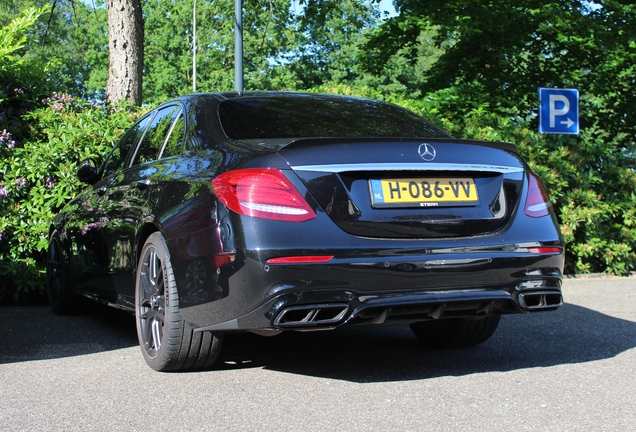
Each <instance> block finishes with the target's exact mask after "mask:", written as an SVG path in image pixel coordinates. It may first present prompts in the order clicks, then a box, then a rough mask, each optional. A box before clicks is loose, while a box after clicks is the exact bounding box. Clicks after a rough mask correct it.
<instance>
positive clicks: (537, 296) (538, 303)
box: [519, 291, 563, 310]
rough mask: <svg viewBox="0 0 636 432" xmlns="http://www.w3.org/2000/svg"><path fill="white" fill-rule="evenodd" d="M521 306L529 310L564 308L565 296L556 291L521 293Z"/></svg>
mask: <svg viewBox="0 0 636 432" xmlns="http://www.w3.org/2000/svg"><path fill="white" fill-rule="evenodd" d="M519 306H521V308H522V309H527V310H537V309H554V308H558V307H559V306H563V296H562V295H561V293H560V292H555V291H534V292H527V293H519Z"/></svg>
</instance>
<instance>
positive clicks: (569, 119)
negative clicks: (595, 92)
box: [539, 88, 579, 135]
mask: <svg viewBox="0 0 636 432" xmlns="http://www.w3.org/2000/svg"><path fill="white" fill-rule="evenodd" d="M539 100H540V101H541V106H540V108H539V133H553V134H568V135H578V134H579V91H578V90H577V89H556V88H539Z"/></svg>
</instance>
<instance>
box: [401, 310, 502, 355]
mask: <svg viewBox="0 0 636 432" xmlns="http://www.w3.org/2000/svg"><path fill="white" fill-rule="evenodd" d="M500 319H501V315H499V314H493V315H488V316H487V317H485V318H482V319H467V318H451V319H442V320H435V321H419V322H416V323H413V324H411V330H412V331H413V333H414V334H415V336H417V338H418V339H419V340H420V341H421V342H422V343H423V344H424V345H425V346H427V347H429V348H463V347H469V346H473V345H477V344H480V343H482V342H485V341H486V340H488V339H489V338H490V336H492V335H493V333H494V332H495V330H497V326H498V325H499V320H500Z"/></svg>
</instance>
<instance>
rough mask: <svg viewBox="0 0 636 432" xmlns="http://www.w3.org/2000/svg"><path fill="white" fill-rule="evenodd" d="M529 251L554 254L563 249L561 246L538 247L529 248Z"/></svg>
mask: <svg viewBox="0 0 636 432" xmlns="http://www.w3.org/2000/svg"><path fill="white" fill-rule="evenodd" d="M528 252H530V253H533V254H553V253H561V252H563V249H561V248H560V247H545V246H543V247H537V248H528Z"/></svg>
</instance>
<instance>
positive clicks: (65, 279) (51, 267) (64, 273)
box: [46, 231, 79, 315]
mask: <svg viewBox="0 0 636 432" xmlns="http://www.w3.org/2000/svg"><path fill="white" fill-rule="evenodd" d="M46 294H47V297H48V299H49V304H50V305H51V309H52V310H53V312H54V313H56V314H58V315H68V314H72V313H75V312H77V309H78V303H79V298H78V296H77V294H75V293H74V292H73V290H72V286H71V280H70V275H69V272H68V267H67V264H66V261H65V260H64V254H63V252H62V242H61V241H60V236H59V234H58V232H57V231H53V232H52V233H51V237H50V238H49V247H48V250H47V257H46Z"/></svg>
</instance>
